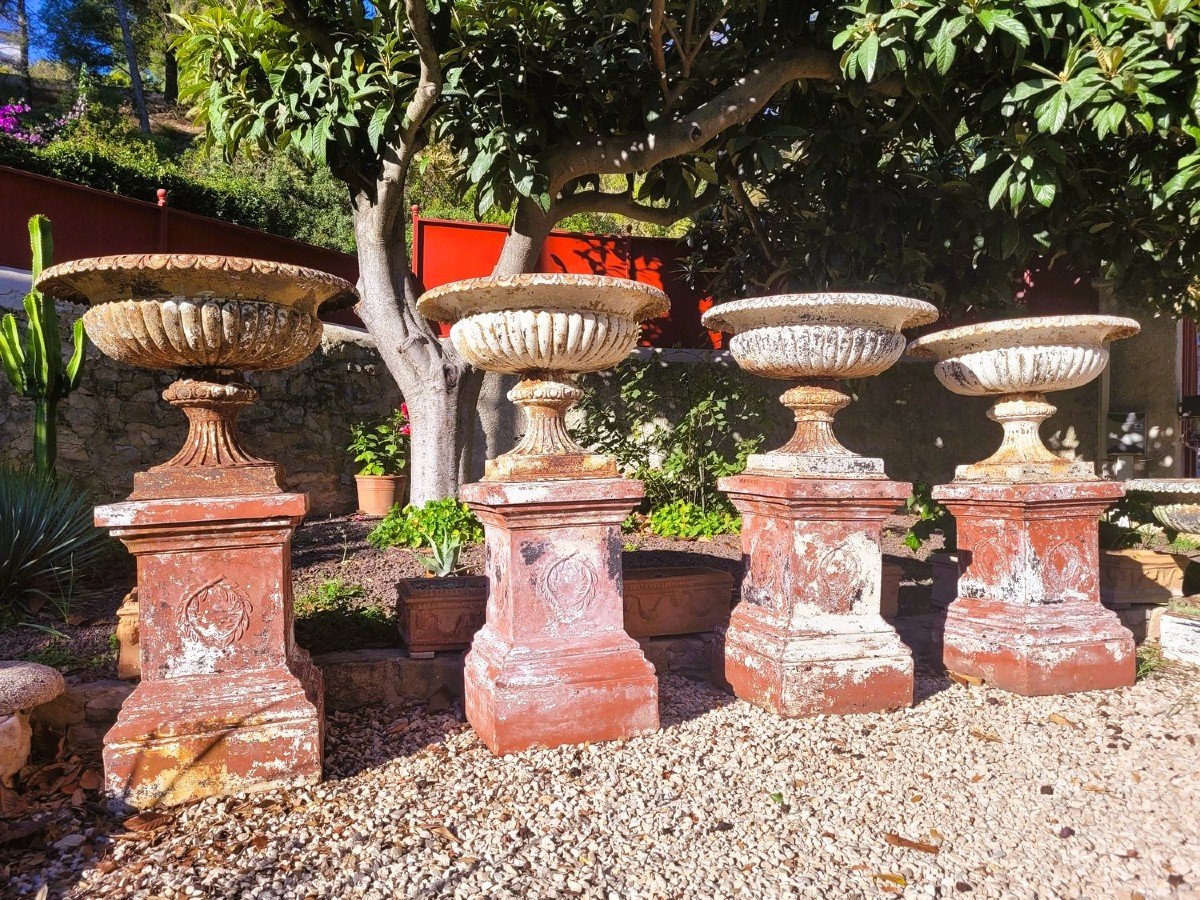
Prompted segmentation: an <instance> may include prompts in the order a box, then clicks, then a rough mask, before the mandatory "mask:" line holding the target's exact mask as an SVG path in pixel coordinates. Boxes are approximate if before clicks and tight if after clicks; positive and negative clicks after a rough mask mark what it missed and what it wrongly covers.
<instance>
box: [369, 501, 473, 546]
mask: <svg viewBox="0 0 1200 900" xmlns="http://www.w3.org/2000/svg"><path fill="white" fill-rule="evenodd" d="M451 538H457V540H458V542H459V544H477V543H479V542H480V541H482V540H483V526H482V525H481V524H480V523H479V520H478V519H477V518H475V513H473V512H471V508H470V507H469V506H467V504H465V503H460V502H458V501H457V500H455V499H454V498H453V497H446V498H443V499H441V500H430V501H429V502H428V503H426V504H425V505H424V506H414V505H413V504H411V503H410V504H408V505H407V506H405V507H404V508H403V509H401V508H400V504H399V503H397V504H396V505H395V506H393V507H392V510H391V512H389V513H388V514H387V515H386V516H385V517H384V519H383V521H382V522H380V523H379V524H378V525H376V526H375V528H374V530H373V531H372V532H371V533H370V534H368V535H367V540H368V541H369V542H370V543H371V544H372V545H373V546H375V547H378V548H379V549H380V550H382V549H383V548H385V547H412V548H414V549H415V548H418V547H430V546H436V545H437V544H438V543H444V542H446V541H447V540H448V539H451Z"/></svg>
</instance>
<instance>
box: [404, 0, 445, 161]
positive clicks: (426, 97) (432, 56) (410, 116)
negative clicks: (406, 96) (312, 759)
mask: <svg viewBox="0 0 1200 900" xmlns="http://www.w3.org/2000/svg"><path fill="white" fill-rule="evenodd" d="M404 9H405V14H406V15H407V16H408V23H409V25H410V26H411V28H412V36H413V40H414V41H416V44H417V53H418V55H419V58H420V61H421V80H420V82H419V83H418V85H417V90H416V92H415V93H414V94H413V98H412V100H410V101H409V103H408V108H407V109H406V110H405V112H404V119H405V121H406V122H407V123H408V125H407V127H406V128H405V131H404V142H405V143H406V144H408V145H410V146H411V145H413V144H415V142H416V138H417V135H418V134H419V133H420V132H421V130H422V129H423V128H424V126H425V120H426V119H427V118H428V117H429V114H430V113H431V112H433V108H434V106H436V105H437V101H438V98H439V97H441V95H442V60H441V56H440V55H439V54H438V51H437V44H436V43H435V42H434V39H433V28H432V27H431V26H430V24H429V6H428V4H427V3H426V2H425V0H404Z"/></svg>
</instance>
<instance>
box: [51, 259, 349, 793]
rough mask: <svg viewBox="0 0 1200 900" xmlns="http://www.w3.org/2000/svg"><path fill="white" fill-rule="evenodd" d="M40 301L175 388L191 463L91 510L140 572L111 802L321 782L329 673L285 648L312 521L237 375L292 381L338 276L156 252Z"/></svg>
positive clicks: (339, 284) (342, 284) (158, 469)
mask: <svg viewBox="0 0 1200 900" xmlns="http://www.w3.org/2000/svg"><path fill="white" fill-rule="evenodd" d="M38 287H39V288H40V289H41V290H43V291H46V292H47V293H49V294H52V295H53V296H55V297H56V298H57V299H60V300H73V301H79V302H87V303H88V304H90V308H89V309H88V311H87V312H86V313H85V315H84V323H85V325H86V328H87V331H88V335H89V336H90V337H91V339H92V340H93V341H94V342H95V344H96V345H97V346H98V347H99V348H100V349H101V350H102V351H103V352H105V353H106V354H108V355H110V356H112V357H113V358H114V359H117V360H119V361H121V362H126V363H129V364H130V365H135V366H142V367H145V368H151V369H165V370H168V371H173V372H176V373H177V374H178V378H177V380H175V381H174V382H173V383H172V384H171V385H170V386H169V387H167V389H166V390H165V391H164V392H163V398H164V399H165V400H166V401H167V402H168V403H170V404H172V405H173V406H175V407H178V408H180V409H182V411H183V412H184V414H185V415H186V416H187V419H188V434H187V438H186V439H185V441H184V446H183V448H182V449H181V450H180V451H179V453H177V454H176V455H175V456H174V457H173V458H172V459H170V460H169V461H167V462H165V463H163V464H162V465H159V466H155V467H154V468H152V469H151V470H149V471H148V472H141V473H138V474H137V475H136V476H135V477H134V491H133V494H132V495H131V496H130V498H129V500H128V501H126V502H124V503H116V504H112V505H110V506H101V507H97V509H96V524H97V525H100V526H104V527H107V528H108V529H109V530H110V531H111V532H112V534H113V535H114V536H115V537H117V538H119V539H120V540H121V541H122V542H123V543H125V545H126V546H127V547H129V549H130V551H131V552H132V553H133V554H134V556H136V557H137V559H138V586H137V594H138V598H139V620H140V621H139V627H138V632H139V641H140V643H139V646H140V655H141V674H142V680H141V683H140V684H139V685H138V686H137V688H136V689H135V690H134V692H133V694H131V695H130V697H129V699H128V700H127V701H126V702H125V704H124V706H123V707H122V709H121V713H120V715H119V717H118V719H117V723H116V725H114V726H113V728H112V729H111V730H110V731H109V732H108V734H107V735H106V736H105V746H104V768H105V780H106V784H107V787H108V789H109V791H110V792H111V793H112V794H113V795H115V796H116V797H117V798H119V799H121V800H123V801H125V802H126V803H128V804H130V805H132V806H137V807H144V806H150V805H154V804H158V803H163V804H175V803H184V802H188V801H191V800H196V799H199V798H201V797H208V796H219V795H223V794H230V793H235V792H238V791H244V790H258V789H266V788H270V787H277V786H280V785H286V784H295V783H307V782H314V781H316V780H318V779H319V778H320V777H321V760H322V731H323V710H322V692H321V676H320V672H319V671H318V670H317V669H316V668H314V667H313V665H312V661H311V660H310V658H309V656H308V654H307V653H306V652H305V651H304V650H302V649H300V648H299V647H297V646H296V644H295V640H294V637H293V633H292V582H291V560H290V541H291V536H292V532H293V530H294V529H295V526H296V525H298V524H299V522H300V520H301V519H302V518H303V516H304V514H305V512H306V511H307V509H308V498H307V497H306V496H305V495H304V494H299V493H288V492H286V491H285V490H284V489H283V481H282V471H281V469H280V467H279V466H277V465H275V464H274V463H272V462H270V461H268V460H263V459H260V458H258V457H257V456H255V455H254V454H253V453H252V452H250V451H249V450H248V449H247V448H246V447H245V446H244V444H243V443H242V440H241V437H240V436H239V434H238V430H237V424H236V420H237V416H238V414H239V413H240V412H241V411H242V410H243V409H245V408H246V407H247V406H249V405H250V404H251V403H253V402H254V401H255V399H256V398H257V391H256V390H255V389H254V388H252V387H251V386H250V385H249V384H248V383H247V382H246V379H245V377H244V375H243V374H242V373H244V372H247V371H261V370H268V369H282V368H286V367H288V366H291V365H294V364H296V363H297V362H299V361H300V360H302V359H304V358H305V357H306V356H307V355H308V354H309V353H311V352H312V351H313V350H314V349H315V348H316V346H317V345H318V343H319V342H320V338H321V323H320V321H319V319H318V318H317V311H318V309H319V308H321V307H322V306H324V305H330V304H340V303H347V302H350V301H351V300H352V299H353V297H354V292H353V288H352V287H351V285H350V284H349V283H348V282H346V281H343V280H342V279H340V278H336V277H334V276H332V275H328V274H326V273H324V272H317V271H314V270H312V269H305V268H301V267H298V266H292V265H285V264H282V263H275V262H266V261H263V260H254V259H240V258H234V257H223V256H194V255H182V254H170V255H163V254H149V255H130V256H110V257H101V258H96V259H81V260H76V261H74V262H69V263H64V264H62V265H58V266H54V267H52V268H50V269H47V270H46V271H45V272H43V273H42V275H41V277H40V278H39V279H38Z"/></svg>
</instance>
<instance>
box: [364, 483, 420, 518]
mask: <svg viewBox="0 0 1200 900" xmlns="http://www.w3.org/2000/svg"><path fill="white" fill-rule="evenodd" d="M354 484H355V486H356V487H357V488H358V511H359V512H361V513H363V514H365V515H368V516H386V515H387V514H388V513H389V512H390V511H391V509H392V507H393V506H394V505H395V504H397V503H403V502H404V489H405V488H406V487H407V486H408V476H407V475H355V476H354Z"/></svg>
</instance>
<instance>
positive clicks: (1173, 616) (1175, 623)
mask: <svg viewBox="0 0 1200 900" xmlns="http://www.w3.org/2000/svg"><path fill="white" fill-rule="evenodd" d="M1159 627H1160V632H1159V647H1160V648H1161V649H1162V655H1163V658H1164V659H1169V660H1171V661H1172V662H1181V663H1188V664H1189V665H1193V666H1200V616H1185V615H1183V614H1182V613H1178V612H1174V611H1173V610H1167V611H1166V612H1165V613H1163V617H1162V622H1161V623H1160V626H1159Z"/></svg>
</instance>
